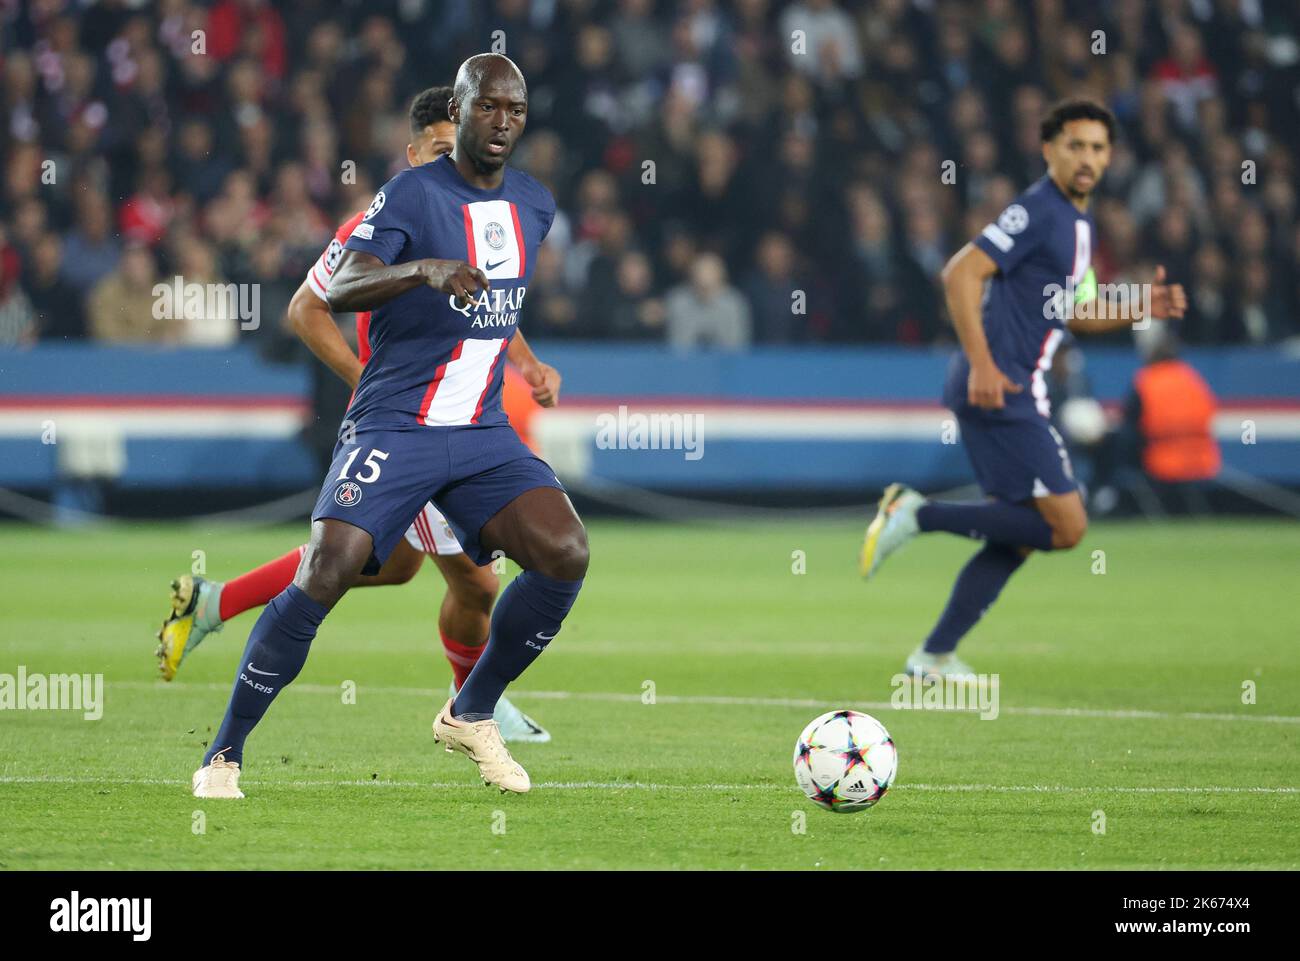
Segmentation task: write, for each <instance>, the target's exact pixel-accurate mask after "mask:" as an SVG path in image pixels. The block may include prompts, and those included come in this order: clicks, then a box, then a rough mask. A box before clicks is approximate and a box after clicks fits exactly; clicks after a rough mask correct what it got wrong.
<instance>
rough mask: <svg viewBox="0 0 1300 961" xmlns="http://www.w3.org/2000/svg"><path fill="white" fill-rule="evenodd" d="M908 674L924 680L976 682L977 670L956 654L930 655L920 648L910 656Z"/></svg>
mask: <svg viewBox="0 0 1300 961" xmlns="http://www.w3.org/2000/svg"><path fill="white" fill-rule="evenodd" d="M907 673H908V674H915V675H919V676H920V677H923V678H943V679H944V680H947V679H950V678H951V679H954V680H963V681H975V680H976V676H975V668H973V667H971V666H970V665H969V664H967V663H966V662H965V661H963V660H962V659H961V658H959V657H958V656H957V655H956V654H952V653H948V654H928V653H926V650H925V648H924V647H918V648H917V649H916V650H915V651H913V652H912V653H911V654H910V655H908V658H907Z"/></svg>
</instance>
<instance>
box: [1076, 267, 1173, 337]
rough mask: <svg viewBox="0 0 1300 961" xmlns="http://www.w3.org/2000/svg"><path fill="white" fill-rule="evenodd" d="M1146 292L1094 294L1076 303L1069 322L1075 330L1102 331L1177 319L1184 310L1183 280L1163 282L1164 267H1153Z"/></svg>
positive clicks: (1083, 331)
mask: <svg viewBox="0 0 1300 961" xmlns="http://www.w3.org/2000/svg"><path fill="white" fill-rule="evenodd" d="M1145 293H1146V296H1145V297H1143V298H1139V299H1138V300H1137V301H1134V300H1133V299H1132V298H1117V299H1114V300H1112V299H1110V298H1107V299H1105V300H1103V299H1101V298H1096V297H1094V298H1093V299H1092V300H1090V301H1087V302H1086V303H1084V304H1079V305H1076V306H1075V308H1074V311H1073V313H1072V315H1071V317H1070V320H1069V323H1068V326H1069V328H1070V330H1071V331H1072V332H1073V333H1076V334H1105V333H1108V332H1109V331H1112V330H1118V329H1119V328H1121V327H1127V326H1129V325H1130V324H1136V323H1140V322H1142V321H1144V320H1150V319H1155V320H1170V319H1175V320H1176V319H1178V318H1180V317H1182V316H1183V314H1184V313H1186V311H1187V293H1186V292H1185V291H1184V290H1183V285H1182V284H1167V283H1165V268H1164V267H1163V266H1159V267H1156V273H1155V278H1154V279H1153V281H1152V283H1150V284H1148V285H1147V287H1146V291H1145Z"/></svg>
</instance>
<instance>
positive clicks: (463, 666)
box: [438, 631, 487, 691]
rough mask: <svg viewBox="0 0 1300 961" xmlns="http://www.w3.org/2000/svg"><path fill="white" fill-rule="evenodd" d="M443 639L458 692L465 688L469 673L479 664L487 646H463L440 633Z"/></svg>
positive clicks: (443, 645) (443, 646) (443, 647)
mask: <svg viewBox="0 0 1300 961" xmlns="http://www.w3.org/2000/svg"><path fill="white" fill-rule="evenodd" d="M438 636H439V637H441V638H442V649H443V651H444V653H446V655H447V660H448V661H449V662H450V663H451V673H452V674H453V675H455V677H456V690H458V691H459V690H460V689H461V688H462V687H464V686H465V678H467V677H469V672H470V671H472V670H474V665H475V664H477V663H478V658H479V655H480V654H482V653H483V648H485V647H487V645H486V644H480V645H479V646H478V647H470V646H469V645H468V644H462V643H460V641H453V640H452V639H451V638H450V637H448V636H447V635H446V634H444V633H442V631H439V632H438Z"/></svg>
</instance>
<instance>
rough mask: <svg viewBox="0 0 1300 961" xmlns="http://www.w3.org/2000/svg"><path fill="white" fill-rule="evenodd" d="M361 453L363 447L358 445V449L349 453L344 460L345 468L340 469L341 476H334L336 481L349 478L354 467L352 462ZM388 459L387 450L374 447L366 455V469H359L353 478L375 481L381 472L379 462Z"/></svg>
mask: <svg viewBox="0 0 1300 961" xmlns="http://www.w3.org/2000/svg"><path fill="white" fill-rule="evenodd" d="M360 453H361V448H360V447H358V448H357V449H356V450H354V451H353V452H352V453H351V454H349V455H348V459H347V460H345V461H344V462H343V469H342V470H341V471H339V476H338V477H336V478H334V479H335V480H336V481H341V480H347V479H348V471H350V470H351V469H352V462H353V461H355V460H356V459H357V456H358V455H359V454H360ZM386 460H388V452H387V451H382V450H379V449H377V448H374V447H372V448H371V449H370V453H369V454H367V455H366V459H365V461H364V462H363V464H362V467H363V468H364V469H363V470H359V471H357V475H356V476H355V477H354V478H352V479H353V480H355V481H357V482H358V483H361V484H373V483H374V482H375V481H377V480H379V472H380V463H379V462H380V461H386Z"/></svg>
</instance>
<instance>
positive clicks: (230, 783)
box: [191, 754, 244, 798]
mask: <svg viewBox="0 0 1300 961" xmlns="http://www.w3.org/2000/svg"><path fill="white" fill-rule="evenodd" d="M191 787H192V789H193V791H194V796H195V797H213V798H242V797H243V796H244V792H243V791H241V790H239V765H238V764H237V763H236V762H234V761H227V760H226V756H225V755H224V754H217V755H215V756H213V758H212V760H211V761H210V762H209V763H207V764H205V765H204V766H203V767H201V768H199V769H198V770H197V771H195V772H194V777H193V779H192V781H191Z"/></svg>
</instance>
